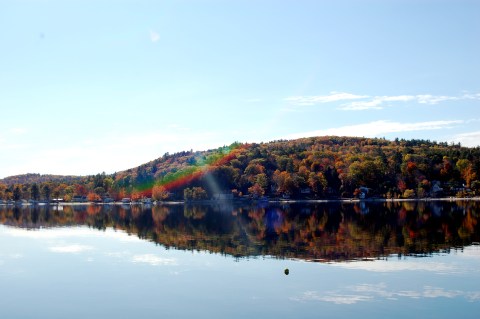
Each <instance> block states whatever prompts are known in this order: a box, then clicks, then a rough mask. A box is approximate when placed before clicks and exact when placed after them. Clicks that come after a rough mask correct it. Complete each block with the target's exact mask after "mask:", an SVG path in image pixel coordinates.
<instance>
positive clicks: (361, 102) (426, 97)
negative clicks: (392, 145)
mask: <svg viewBox="0 0 480 319" xmlns="http://www.w3.org/2000/svg"><path fill="white" fill-rule="evenodd" d="M457 100H480V93H473V94H471V93H464V94H462V95H458V96H448V95H432V94H417V95H384V96H380V95H379V96H369V95H358V94H352V93H346V92H331V93H330V94H328V95H317V96H291V97H287V98H285V101H287V102H289V103H290V104H292V105H298V106H305V105H315V104H322V103H333V102H342V104H340V106H338V109H339V110H344V111H362V110H371V109H375V110H380V109H383V108H385V107H387V106H392V105H393V104H394V103H399V102H403V103H406V102H412V103H416V104H429V105H434V104H438V103H441V102H445V101H457Z"/></svg>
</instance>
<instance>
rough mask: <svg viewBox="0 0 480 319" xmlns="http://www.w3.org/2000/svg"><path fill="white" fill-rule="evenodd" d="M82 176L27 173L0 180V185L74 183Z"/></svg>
mask: <svg viewBox="0 0 480 319" xmlns="http://www.w3.org/2000/svg"><path fill="white" fill-rule="evenodd" d="M82 178H84V177H82V176H74V175H52V174H37V173H27V174H21V175H13V176H8V177H5V178H2V179H0V183H3V184H7V185H11V184H33V183H37V184H40V183H45V182H58V183H67V184H70V183H75V182H79V181H81V180H82Z"/></svg>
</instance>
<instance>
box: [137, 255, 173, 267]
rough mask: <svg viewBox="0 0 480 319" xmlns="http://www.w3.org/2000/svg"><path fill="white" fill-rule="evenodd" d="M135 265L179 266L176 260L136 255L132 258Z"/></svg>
mask: <svg viewBox="0 0 480 319" xmlns="http://www.w3.org/2000/svg"><path fill="white" fill-rule="evenodd" d="M132 262H133V263H145V264H150V265H152V266H173V265H177V260H176V259H175V258H162V257H160V256H156V255H153V254H144V255H135V256H133V257H132Z"/></svg>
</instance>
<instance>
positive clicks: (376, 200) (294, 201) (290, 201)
mask: <svg viewBox="0 0 480 319" xmlns="http://www.w3.org/2000/svg"><path fill="white" fill-rule="evenodd" d="M456 201H480V196H476V197H461V198H456V197H441V198H390V199H387V198H367V199H358V198H339V199H268V200H244V199H240V200H238V199H226V200H196V201H184V200H182V201H161V202H152V203H141V202H131V203H122V202H111V203H96V202H51V203H28V202H27V203H24V202H21V203H16V202H13V203H12V202H9V203H0V206H90V205H93V206H109V205H115V206H161V205H192V204H193V205H195V204H200V205H204V204H222V203H257V204H258V203H266V204H279V203H281V204H314V203H325V204H327V203H347V204H348V203H387V202H391V203H396V202H398V203H401V202H456Z"/></svg>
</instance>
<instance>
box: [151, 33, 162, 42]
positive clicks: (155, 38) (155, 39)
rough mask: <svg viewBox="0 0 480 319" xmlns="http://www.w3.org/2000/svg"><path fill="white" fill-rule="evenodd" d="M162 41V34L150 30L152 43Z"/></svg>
mask: <svg viewBox="0 0 480 319" xmlns="http://www.w3.org/2000/svg"><path fill="white" fill-rule="evenodd" d="M159 40H160V34H159V33H158V32H156V31H152V30H150V41H152V42H153V43H155V42H158V41H159Z"/></svg>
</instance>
